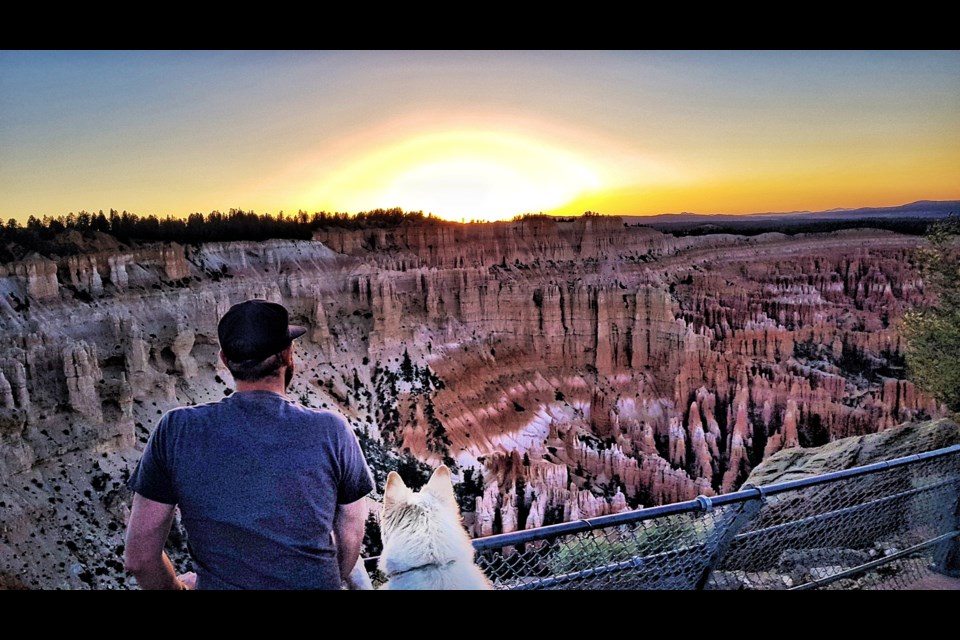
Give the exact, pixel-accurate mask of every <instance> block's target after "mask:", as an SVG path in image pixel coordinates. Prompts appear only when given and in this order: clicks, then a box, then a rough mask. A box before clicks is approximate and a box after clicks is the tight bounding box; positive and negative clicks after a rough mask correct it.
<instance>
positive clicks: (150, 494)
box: [127, 416, 177, 504]
mask: <svg viewBox="0 0 960 640" xmlns="http://www.w3.org/2000/svg"><path fill="white" fill-rule="evenodd" d="M168 422H169V421H168V418H167V416H163V418H161V419H160V423H159V424H158V425H157V428H156V429H155V430H154V432H153V433H152V434H151V435H150V439H149V440H148V441H147V446H146V447H145V448H144V450H143V456H141V458H140V462H139V463H138V464H137V467H136V468H135V469H134V470H133V474H132V475H131V476H130V480H129V481H127V486H128V487H130V489H132V490H133V491H135V492H137V493H139V494H140V495H142V496H143V497H144V498H148V499H150V500H153V501H154V502H162V503H164V504H177V494H176V492H175V491H174V488H173V483H172V482H171V479H170V470H169V467H168V465H167V456H166V446H165V445H166V442H167V439H168V437H169V434H168V433H167V430H168Z"/></svg>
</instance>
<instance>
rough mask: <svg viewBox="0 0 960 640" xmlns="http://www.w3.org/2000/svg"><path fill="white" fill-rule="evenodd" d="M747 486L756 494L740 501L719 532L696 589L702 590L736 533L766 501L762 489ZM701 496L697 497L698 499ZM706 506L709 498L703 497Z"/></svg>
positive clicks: (708, 506)
mask: <svg viewBox="0 0 960 640" xmlns="http://www.w3.org/2000/svg"><path fill="white" fill-rule="evenodd" d="M745 487H747V488H752V489H756V490H757V495H756V497H755V498H751V499H750V500H746V501H744V502H741V503H740V513H738V514H737V515H736V516H735V517H734V519H733V521H732V522H731V523H730V524H729V525H727V526H726V528H725V529H724V530H723V532H722V533H721V534H720V539H719V540H718V541H717V544H716V546H715V547H714V548H713V551H712V552H711V553H710V558H709V560H708V561H707V566H706V567H705V568H704V570H703V573H702V574H701V575H700V578H699V579H698V580H697V584H696V587H695V588H696V590H697V591H702V590H703V588H704V587H706V585H707V581H708V580H709V579H710V576H711V575H712V574H713V572H714V570H715V569H716V568H717V567H719V566H720V563H721V562H723V559H724V558H726V557H727V551H728V550H729V549H730V545H731V544H733V539H734V538H735V537H737V534H738V533H740V530H741V529H742V528H743V527H744V526H746V525H747V523H749V522H750V521H751V520H753V517H754V516H755V515H757V512H759V511H760V508H761V507H763V505H764V503H765V502H766V496H765V495H764V493H763V489H762V488H760V487H757V486H755V485H753V484H750V485H745ZM741 490H742V489H741ZM702 497H704V496H701V497H698V498H697V500H698V501H699V500H700V499H701V498H702ZM705 503H706V505H707V506H706V507H705V508H704V511H709V510H710V508H711V505H710V499H709V498H705Z"/></svg>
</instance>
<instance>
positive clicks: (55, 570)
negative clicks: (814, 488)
mask: <svg viewBox="0 0 960 640" xmlns="http://www.w3.org/2000/svg"><path fill="white" fill-rule="evenodd" d="M74 241H75V242H76V243H78V244H80V245H82V247H83V251H82V252H79V253H76V254H74V255H68V256H62V257H55V256H43V255H39V254H35V253H34V254H31V255H27V256H25V257H23V258H22V259H20V260H17V261H14V262H8V263H6V264H2V265H0V327H2V338H0V514H2V518H0V588H3V587H7V588H19V587H23V588H125V587H128V586H130V584H131V583H130V579H129V578H128V577H127V576H126V575H125V574H124V573H123V570H122V565H121V555H122V544H123V528H124V526H125V521H126V516H127V514H128V508H129V491H128V490H127V489H126V487H125V484H124V483H125V480H126V478H127V477H128V476H129V473H130V471H131V470H132V469H133V466H134V465H135V464H136V461H137V459H138V457H139V453H140V451H141V450H142V447H143V444H144V443H145V442H146V440H147V438H148V437H149V433H150V431H151V430H152V429H153V427H154V425H155V424H156V422H157V419H158V418H159V417H160V416H161V415H162V414H163V412H165V411H167V410H169V409H172V408H174V407H177V406H182V405H188V404H194V403H202V402H210V401H215V400H217V399H219V398H223V397H224V396H225V395H227V394H229V393H231V392H232V390H231V388H230V386H231V384H232V380H231V378H230V375H229V373H228V372H227V371H226V370H225V368H224V367H223V366H222V364H221V363H220V361H219V359H218V358H217V352H218V345H217V334H216V326H217V320H218V319H219V317H220V316H221V315H222V314H223V313H224V312H225V311H226V310H227V309H228V308H229V307H230V305H232V304H234V303H236V302H240V301H242V300H244V299H248V298H262V299H266V300H271V301H275V302H281V303H283V304H284V305H286V306H287V308H288V309H290V311H291V314H292V322H294V323H297V324H303V325H305V326H307V327H309V331H308V333H307V335H306V336H304V338H303V339H301V340H299V341H298V343H297V348H296V365H297V375H296V376H295V378H294V382H293V384H292V385H291V388H290V390H289V396H290V398H291V399H293V400H295V401H297V402H301V403H303V404H305V405H307V406H311V407H315V408H326V409H333V410H337V411H340V412H341V413H343V414H344V415H345V416H346V417H347V418H348V420H349V421H350V423H351V425H352V426H353V427H354V428H355V429H356V430H357V432H358V433H359V434H361V435H362V436H363V439H365V440H369V441H373V442H376V443H379V446H382V447H386V448H388V449H391V450H395V451H401V452H402V451H405V450H408V451H409V452H410V453H411V454H412V455H413V456H415V457H416V458H418V459H419V460H421V461H423V462H426V463H428V464H431V465H436V464H439V463H440V462H447V463H448V464H452V466H453V467H454V468H455V469H456V475H457V478H458V479H464V478H466V477H467V475H468V473H469V475H470V477H471V479H472V482H470V488H469V490H466V491H465V493H464V494H462V499H463V502H464V504H463V506H464V507H465V513H464V515H465V523H466V525H467V526H468V528H469V529H470V531H471V533H472V534H473V535H474V536H485V535H490V534H492V533H499V532H508V531H513V530H517V529H523V528H531V527H537V526H542V525H545V524H550V523H554V522H560V521H568V520H575V519H579V518H586V517H592V516H597V515H602V514H607V513H615V512H618V511H622V510H626V509H630V508H636V507H638V506H641V505H643V506H652V505H657V504H665V503H669V502H675V501H679V500H687V499H691V498H694V497H696V496H698V495H701V494H703V495H715V494H718V493H724V492H729V491H732V490H735V489H736V488H738V487H739V486H740V485H741V484H742V483H743V482H744V481H745V480H746V478H747V477H748V476H749V474H750V472H751V470H753V469H754V468H755V467H756V466H757V465H758V464H760V462H761V461H762V460H764V459H766V458H769V457H771V456H773V455H774V454H776V453H778V452H779V451H781V450H785V449H791V448H794V447H817V446H821V445H824V444H827V443H829V442H833V441H835V440H838V439H840V438H844V437H848V436H856V435H864V434H869V433H875V432H880V431H883V430H885V429H887V428H889V427H892V426H894V425H898V424H900V423H903V422H908V421H912V420H920V419H929V418H938V417H941V416H943V415H946V410H945V407H943V406H940V405H938V404H937V403H936V402H935V401H934V399H933V398H931V397H930V396H928V395H927V394H925V393H924V392H923V391H921V390H920V389H918V388H916V387H915V386H914V385H913V384H912V383H911V382H910V381H909V380H906V379H905V377H906V374H905V370H904V365H903V357H902V345H901V338H900V333H899V330H898V326H899V321H900V318H901V316H902V314H903V312H904V311H905V310H907V309H909V308H911V307H913V306H916V305H919V304H923V303H926V302H929V301H930V300H931V298H930V293H929V292H928V291H926V290H925V288H924V282H923V279H922V277H921V276H920V274H919V272H918V270H917V268H916V263H915V258H914V252H915V251H916V249H917V248H918V247H920V246H922V245H923V243H924V240H923V239H922V238H919V237H916V236H908V235H901V234H897V233H893V232H889V231H879V230H871V229H857V230H846V231H836V232H832V233H811V234H795V235H789V236H788V235H783V234H779V233H766V234H761V235H756V236H750V237H747V236H738V235H729V234H713V235H700V236H696V237H677V236H673V235H670V234H664V233H661V232H658V231H655V230H653V229H651V228H648V227H644V226H632V225H629V224H625V223H624V221H623V220H622V219H620V218H617V217H600V216H584V217H580V218H573V219H554V218H546V217H539V216H530V217H526V218H523V219H519V220H516V221H514V222H504V223H488V224H456V223H445V222H439V221H429V222H418V223H402V224H400V225H398V226H395V227H392V228H381V229H375V228H371V229H347V228H327V229H322V230H319V231H317V232H316V233H315V235H314V238H313V240H265V241H262V242H232V243H205V244H198V245H178V244H173V243H167V244H152V245H139V246H133V245H127V244H123V243H121V242H119V241H117V240H116V239H115V238H113V237H111V236H108V235H105V234H102V233H98V232H94V233H91V234H89V235H88V236H87V237H83V238H80V237H77V238H74ZM481 479H482V480H481ZM380 488H381V489H382V487H380ZM173 539H174V540H173V543H174V547H176V544H177V543H178V541H180V542H182V534H181V532H180V529H179V524H177V525H175V531H174V536H173ZM173 552H174V554H175V557H178V558H183V553H184V549H183V548H182V545H181V547H180V548H179V550H177V549H176V548H174V549H173ZM176 553H179V554H180V555H179V556H176ZM185 568H186V567H184V569H185Z"/></svg>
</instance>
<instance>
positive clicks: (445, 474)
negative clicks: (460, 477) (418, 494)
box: [423, 464, 457, 504]
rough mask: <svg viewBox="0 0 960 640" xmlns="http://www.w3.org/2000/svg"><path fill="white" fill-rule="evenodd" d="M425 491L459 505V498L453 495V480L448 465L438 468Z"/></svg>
mask: <svg viewBox="0 0 960 640" xmlns="http://www.w3.org/2000/svg"><path fill="white" fill-rule="evenodd" d="M423 490H424V491H426V492H427V493H430V494H431V495H433V496H436V497H437V498H440V499H441V500H447V501H449V502H451V503H453V504H457V498H456V496H454V494H453V480H452V479H451V478H450V469H448V468H447V465H444V464H442V465H440V466H439V467H437V469H436V470H435V471H434V472H433V475H432V476H430V481H429V482H427V486H425V487H424V488H423Z"/></svg>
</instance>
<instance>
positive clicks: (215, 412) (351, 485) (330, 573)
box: [124, 300, 373, 589]
mask: <svg viewBox="0 0 960 640" xmlns="http://www.w3.org/2000/svg"><path fill="white" fill-rule="evenodd" d="M305 331H306V329H305V328H303V327H298V326H296V325H290V324H289V315H288V313H287V310H286V308H284V307H283V306H282V305H279V304H274V303H271V302H266V301H264V300H248V301H246V302H242V303H240V304H237V305H234V306H233V307H231V308H230V310H229V311H228V312H227V313H226V314H224V316H223V318H222V319H221V320H220V324H219V327H218V335H219V338H220V358H221V360H222V361H223V363H224V365H226V367H227V369H229V370H230V373H231V374H232V375H233V377H234V379H235V381H236V387H237V390H236V392H235V393H233V394H232V395H231V396H229V397H227V398H225V399H223V400H221V401H219V402H213V403H209V404H204V405H198V406H195V407H183V408H179V409H174V410H173V411H170V412H168V413H166V414H165V415H164V416H163V417H162V418H161V419H160V423H159V424H158V425H157V428H156V430H155V431H154V433H153V435H152V436H151V437H150V440H149V441H148V442H147V446H146V448H145V449H144V452H143V456H142V458H141V460H140V463H139V464H138V465H137V468H136V470H135V471H134V473H133V475H132V476H131V478H130V482H129V484H130V488H131V489H133V491H134V496H133V507H132V509H131V513H130V522H129V524H128V527H127V539H126V550H125V553H124V561H125V565H126V568H127V570H128V571H130V572H131V573H133V575H134V576H136V578H137V582H138V583H139V584H140V586H141V587H142V588H144V589H192V588H197V589H337V588H339V587H340V584H341V579H343V578H345V577H346V576H347V575H348V574H349V573H350V571H351V569H353V567H354V565H355V563H356V562H357V558H358V556H359V554H360V544H361V542H362V540H363V530H364V524H365V522H366V517H367V507H366V504H365V499H364V496H365V495H366V494H367V493H369V492H370V491H371V490H372V489H373V482H372V480H371V477H370V470H369V468H368V467H367V464H366V461H365V460H364V458H363V454H362V453H361V452H360V447H359V444H358V443H357V439H356V437H355V436H354V434H353V432H352V431H351V430H350V428H349V427H348V426H347V424H346V421H345V420H344V419H343V418H342V417H340V416H339V415H336V414H334V413H330V412H327V411H316V410H313V409H307V408H304V407H302V406H299V405H297V404H295V403H293V402H291V401H290V400H288V399H287V398H286V395H285V393H286V389H287V387H288V386H289V384H290V380H291V379H292V377H293V373H294V364H293V340H294V339H296V338H298V337H300V336H301V335H303V334H304V332H305ZM177 506H179V508H180V515H181V521H182V523H183V525H184V527H185V528H186V530H187V537H188V540H189V549H190V554H191V556H192V557H193V560H194V563H195V565H196V570H197V573H196V575H193V574H184V575H183V576H180V577H178V576H177V575H176V572H175V571H174V569H173V565H172V564H171V563H170V560H169V558H167V556H166V554H165V553H164V552H163V546H164V543H165V541H166V539H167V535H168V533H169V532H170V526H171V524H172V522H173V517H174V509H175V507H177Z"/></svg>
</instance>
